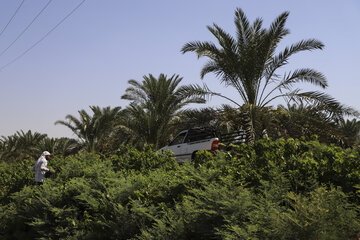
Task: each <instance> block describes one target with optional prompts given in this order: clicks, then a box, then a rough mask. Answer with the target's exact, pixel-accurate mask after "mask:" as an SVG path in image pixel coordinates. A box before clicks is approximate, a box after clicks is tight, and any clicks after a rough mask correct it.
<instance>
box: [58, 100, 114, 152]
mask: <svg viewBox="0 0 360 240" xmlns="http://www.w3.org/2000/svg"><path fill="white" fill-rule="evenodd" d="M90 109H91V111H92V112H93V114H92V115H90V114H88V113H87V112H86V111H85V110H80V111H78V112H79V115H80V117H79V118H76V117H75V116H73V115H71V114H69V115H67V116H66V117H65V118H66V119H67V121H56V122H55V124H61V125H64V126H66V127H68V128H70V129H71V130H72V131H73V133H74V134H75V135H76V136H77V137H78V138H79V141H80V144H82V145H83V148H84V149H85V150H86V151H88V152H95V151H100V152H101V151H102V147H103V145H104V144H106V140H107V138H108V137H109V136H110V135H111V134H112V132H113V131H114V129H115V128H116V125H117V123H118V119H119V116H120V114H121V111H120V110H121V107H114V108H111V107H104V108H100V107H99V106H90Z"/></svg>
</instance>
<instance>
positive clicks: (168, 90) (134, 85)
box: [121, 74, 205, 148]
mask: <svg viewBox="0 0 360 240" xmlns="http://www.w3.org/2000/svg"><path fill="white" fill-rule="evenodd" d="M182 79H183V78H181V77H179V75H175V74H174V75H172V76H171V77H169V78H168V77H167V76H166V75H164V74H160V75H159V77H157V78H156V77H154V76H153V75H152V74H149V75H148V76H144V77H143V80H142V81H141V82H139V81H136V80H129V81H128V83H129V84H130V85H131V86H130V87H128V88H127V89H126V93H125V94H124V95H123V96H122V97H121V98H122V99H126V100H130V101H131V104H130V106H129V107H128V108H127V109H126V110H125V112H126V114H127V117H128V119H129V120H128V121H127V124H125V126H127V127H128V130H130V131H132V132H133V133H134V134H135V135H136V136H137V137H138V138H139V139H142V140H143V142H144V143H147V144H153V145H154V146H155V147H156V148H157V147H160V146H161V145H163V144H164V143H165V142H166V141H167V139H168V137H169V135H170V132H171V121H172V120H174V117H175V116H176V115H177V114H178V113H179V112H180V111H181V109H183V108H184V107H185V106H187V105H188V104H190V103H204V102H205V99H204V98H203V97H197V96H193V95H191V94H188V93H187V92H185V91H184V88H186V87H187V86H179V84H180V82H181V81H182Z"/></svg>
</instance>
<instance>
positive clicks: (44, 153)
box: [41, 151, 51, 156]
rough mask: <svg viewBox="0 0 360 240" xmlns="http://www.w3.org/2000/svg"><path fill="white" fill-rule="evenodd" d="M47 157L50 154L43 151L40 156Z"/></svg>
mask: <svg viewBox="0 0 360 240" xmlns="http://www.w3.org/2000/svg"><path fill="white" fill-rule="evenodd" d="M49 155H51V154H50V153H49V152H48V151H45V152H43V153H42V154H41V156H49Z"/></svg>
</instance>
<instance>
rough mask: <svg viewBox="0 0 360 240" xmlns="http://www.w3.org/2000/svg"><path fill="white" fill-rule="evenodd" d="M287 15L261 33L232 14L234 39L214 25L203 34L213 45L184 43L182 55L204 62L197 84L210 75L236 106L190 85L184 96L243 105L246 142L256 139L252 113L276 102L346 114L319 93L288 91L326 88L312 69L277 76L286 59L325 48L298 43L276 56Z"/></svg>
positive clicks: (259, 28)
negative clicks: (246, 114)
mask: <svg viewBox="0 0 360 240" xmlns="http://www.w3.org/2000/svg"><path fill="white" fill-rule="evenodd" d="M288 16H289V12H284V13H282V14H280V15H279V16H278V17H277V18H276V19H275V20H274V21H273V22H272V24H271V25H270V27H269V28H263V20H262V19H261V18H257V19H256V20H255V21H254V22H253V23H250V22H249V20H248V18H247V17H246V15H245V13H244V12H243V11H242V10H241V9H236V11H235V19H234V23H235V26H236V36H235V37H233V36H231V35H230V34H229V33H227V32H225V31H224V30H223V29H222V28H221V27H219V26H218V25H216V24H213V26H208V27H207V28H208V30H209V31H210V32H211V33H212V35H213V36H214V37H215V38H216V40H217V42H218V44H215V43H213V42H208V41H205V42H201V41H193V42H188V43H186V44H185V45H184V46H183V47H182V49H181V52H182V53H186V52H195V53H196V54H197V56H198V58H200V57H206V58H208V59H209V61H208V62H207V63H206V64H205V65H204V66H203V68H202V70H201V74H200V76H201V78H204V76H205V75H206V74H208V73H214V74H215V75H216V76H217V77H218V78H220V80H221V83H223V84H225V86H230V87H233V88H234V89H236V91H237V92H238V94H239V96H240V99H241V101H239V100H234V99H230V98H229V97H227V96H224V95H222V94H221V93H217V92H214V91H211V90H210V89H209V88H208V87H207V86H206V85H204V86H200V85H197V84H196V85H192V86H191V87H190V88H188V89H187V91H190V92H192V93H194V94H195V93H196V94H198V95H202V96H204V95H210V96H220V97H223V98H225V99H228V100H229V101H231V102H232V103H233V104H235V105H236V106H238V107H240V106H242V105H243V104H245V105H246V106H247V107H248V108H249V121H250V122H249V123H250V124H249V127H250V128H252V129H250V133H251V134H250V138H251V139H250V140H254V139H255V135H254V134H255V130H254V124H253V123H254V121H255V118H256V112H258V111H259V110H255V109H256V108H260V109H261V108H263V107H266V106H268V105H269V104H270V103H271V102H272V101H274V100H275V99H277V98H289V99H293V100H299V99H303V100H304V99H305V100H307V101H310V102H312V103H315V104H326V105H328V106H329V108H333V109H334V110H335V109H336V111H339V110H340V111H341V112H346V113H348V112H351V111H352V109H349V108H346V107H343V106H342V105H341V104H340V103H338V102H337V101H336V100H335V99H333V98H331V97H330V96H328V95H326V94H324V93H322V92H319V91H308V92H301V89H299V88H293V87H294V85H295V84H297V83H300V82H305V83H310V84H313V85H316V86H319V87H321V88H323V89H324V88H326V87H327V86H328V83H327V80H326V78H325V76H324V75H323V74H322V73H320V72H318V71H316V70H314V69H311V68H300V69H296V70H293V71H290V72H285V73H283V74H280V73H278V70H279V69H280V68H282V67H283V66H285V65H286V64H287V63H288V61H289V59H290V57H292V56H293V55H294V54H296V53H299V52H303V51H312V50H321V49H323V47H324V44H323V43H322V42H320V41H318V40H316V39H308V40H301V41H299V42H297V43H295V44H292V45H291V46H289V47H285V48H284V49H283V50H281V51H277V47H278V46H279V43H280V41H281V40H282V39H283V38H284V37H285V36H287V35H288V34H289V33H290V31H289V30H288V29H287V28H285V23H286V20H287V18H288Z"/></svg>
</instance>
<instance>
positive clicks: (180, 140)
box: [167, 131, 187, 162]
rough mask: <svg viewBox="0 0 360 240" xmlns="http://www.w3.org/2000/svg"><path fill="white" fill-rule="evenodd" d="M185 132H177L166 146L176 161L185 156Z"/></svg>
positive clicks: (181, 159) (180, 160)
mask: <svg viewBox="0 0 360 240" xmlns="http://www.w3.org/2000/svg"><path fill="white" fill-rule="evenodd" d="M186 134H187V132H186V131H185V132H181V133H179V134H178V135H177V136H176V137H175V138H174V140H172V141H171V143H170V144H169V145H168V146H167V149H171V150H172V151H173V153H174V156H175V157H176V160H177V161H178V162H183V161H184V159H186V158H187V156H186V155H187V153H186V149H187V144H186V143H184V139H185V137H186Z"/></svg>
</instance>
